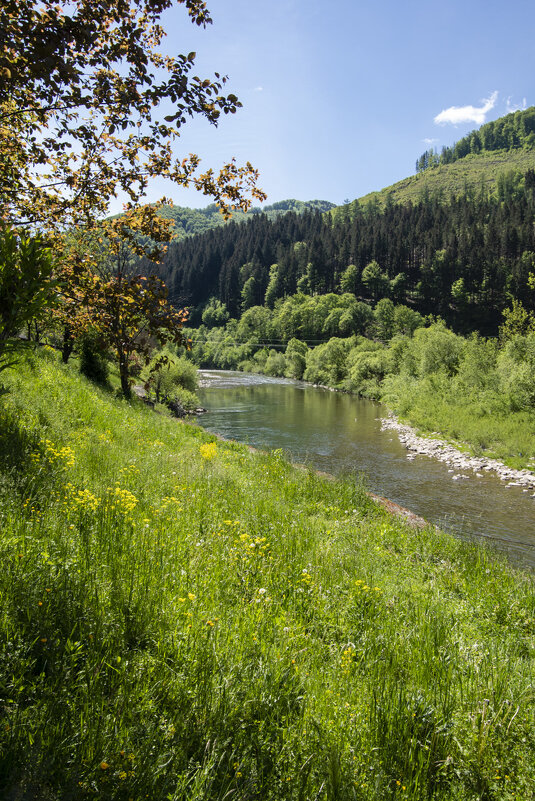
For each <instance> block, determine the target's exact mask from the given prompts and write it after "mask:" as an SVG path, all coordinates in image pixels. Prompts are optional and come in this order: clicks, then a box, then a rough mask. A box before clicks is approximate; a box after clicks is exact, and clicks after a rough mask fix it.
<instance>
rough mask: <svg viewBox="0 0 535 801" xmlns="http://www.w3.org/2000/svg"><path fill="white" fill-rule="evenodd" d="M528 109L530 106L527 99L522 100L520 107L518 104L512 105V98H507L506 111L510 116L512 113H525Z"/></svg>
mask: <svg viewBox="0 0 535 801" xmlns="http://www.w3.org/2000/svg"><path fill="white" fill-rule="evenodd" d="M527 107H528V104H527V101H526V98H525V97H523V98H522V105H520V106H519V105H518V104H517V103H512V102H511V97H510V96H509V97H508V98H507V103H506V104H505V109H506V111H507V113H508V114H510V113H511V112H512V111H524V109H526V108H527Z"/></svg>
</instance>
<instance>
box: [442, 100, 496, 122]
mask: <svg viewBox="0 0 535 801" xmlns="http://www.w3.org/2000/svg"><path fill="white" fill-rule="evenodd" d="M497 99H498V92H493V93H492V94H491V96H490V97H488V98H487V99H486V100H482V101H481V102H482V104H483V105H481V106H450V108H446V109H444V111H441V112H440V114H437V116H436V117H435V119H434V122H435V123H436V124H437V125H446V124H447V123H450V124H451V125H459V124H460V123H463V122H475V123H476V125H483V123H484V122H485V120H486V116H487V114H488V113H489V111H491V110H492V109H493V108H494V106H495V105H496V100H497Z"/></svg>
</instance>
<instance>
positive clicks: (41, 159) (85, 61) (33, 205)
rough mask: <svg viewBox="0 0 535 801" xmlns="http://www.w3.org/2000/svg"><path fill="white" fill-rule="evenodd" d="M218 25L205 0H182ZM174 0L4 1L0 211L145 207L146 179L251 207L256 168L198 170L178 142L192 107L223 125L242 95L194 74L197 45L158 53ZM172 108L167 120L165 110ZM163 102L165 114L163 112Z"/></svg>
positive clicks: (80, 216)
mask: <svg viewBox="0 0 535 801" xmlns="http://www.w3.org/2000/svg"><path fill="white" fill-rule="evenodd" d="M175 2H176V3H177V4H180V5H184V6H185V10H186V13H187V14H188V15H189V17H190V19H191V21H192V22H193V23H195V24H197V25H200V26H206V25H208V24H210V23H211V21H212V20H211V17H210V14H209V12H208V10H207V8H206V4H205V2H203V0H175ZM172 5H174V2H173V0H91V2H89V0H71V1H70V2H63V1H60V2H51V0H6V1H5V2H3V3H2V6H1V8H0V154H1V155H0V215H1V216H2V218H3V219H4V220H7V221H11V222H14V223H16V224H21V223H24V224H34V223H35V224H39V225H40V226H41V227H42V226H43V225H45V224H46V225H48V226H51V225H52V226H54V225H55V226H57V225H60V226H65V225H67V224H72V223H73V222H80V221H81V222H83V223H84V224H88V223H91V222H92V221H94V220H95V218H98V217H99V216H102V215H104V214H106V212H107V209H108V204H109V201H110V199H112V198H114V197H117V196H118V194H119V193H121V194H122V195H124V196H125V197H126V198H127V199H128V202H129V203H131V204H134V205H135V204H137V203H138V202H139V201H140V200H141V199H142V197H143V195H144V193H145V191H146V189H147V185H148V182H149V180H150V179H151V178H152V177H155V176H167V177H168V178H169V179H170V181H171V182H173V183H174V184H175V185H179V186H185V187H186V186H189V185H193V186H195V187H196V188H197V189H198V190H199V191H201V192H203V193H204V194H205V195H209V196H211V197H212V198H213V199H214V200H215V201H216V202H217V203H218V205H219V206H220V208H221V210H222V211H223V213H224V214H229V213H230V211H231V209H232V207H234V206H236V207H240V208H247V207H248V206H249V203H250V200H249V199H248V198H247V197H246V193H250V195H251V196H252V197H256V198H258V199H264V194H263V193H262V192H261V191H260V190H259V189H257V188H256V179H257V173H256V171H255V170H254V169H253V168H252V166H251V165H250V164H249V163H247V164H246V165H244V166H241V167H240V166H238V165H237V164H236V163H235V162H234V161H231V162H230V163H228V164H225V165H223V167H222V168H221V169H220V171H219V173H217V174H216V173H215V172H214V171H213V169H211V168H210V169H208V170H206V171H205V172H203V173H200V172H199V171H198V167H199V163H200V159H199V156H198V155H196V154H189V155H188V156H186V157H185V158H182V159H180V158H177V157H176V156H175V154H174V151H173V143H174V142H175V141H176V139H177V138H178V136H179V133H180V129H181V127H182V126H183V125H184V123H185V122H186V120H187V119H188V117H192V116H194V115H201V116H203V117H204V118H206V120H207V121H208V122H209V123H211V124H213V125H217V122H218V119H219V117H220V115H221V114H222V113H223V114H228V113H234V112H235V111H236V110H237V109H238V108H239V107H240V105H241V104H240V102H239V100H238V98H237V97H236V95H234V94H231V93H230V94H224V93H223V87H224V85H225V83H226V78H225V77H222V76H221V75H220V74H219V73H215V75H214V76H213V77H212V78H201V77H199V76H197V75H194V74H193V67H194V64H195V53H193V52H190V53H187V54H179V55H176V56H169V55H167V54H165V52H163V51H162V50H161V45H162V43H163V40H164V37H165V31H164V29H163V27H162V25H161V23H160V17H161V16H162V14H163V12H165V11H166V10H168V9H169V8H170V7H171V6H172ZM162 105H165V107H166V108H167V107H168V106H171V112H170V113H168V114H166V116H165V117H164V118H162V116H161V113H162V112H161V107H162ZM159 111H160V114H159V113H158V112H159Z"/></svg>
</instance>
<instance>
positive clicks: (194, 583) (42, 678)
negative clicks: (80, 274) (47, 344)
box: [0, 355, 535, 801]
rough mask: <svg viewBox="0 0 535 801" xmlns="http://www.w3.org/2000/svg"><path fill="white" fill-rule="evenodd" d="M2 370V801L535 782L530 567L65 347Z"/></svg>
mask: <svg viewBox="0 0 535 801" xmlns="http://www.w3.org/2000/svg"><path fill="white" fill-rule="evenodd" d="M4 376H5V378H4V381H5V385H6V390H7V391H6V392H5V393H4V394H3V395H2V396H1V398H0V401H1V406H0V415H1V428H0V435H1V440H0V452H1V455H2V463H1V474H0V481H1V496H0V497H1V506H0V509H1V515H2V531H3V533H2V538H1V540H0V558H1V564H2V571H1V573H0V632H1V639H0V699H1V700H0V795H2V794H3V797H8V798H14V799H18V798H21V799H22V798H24V799H26V798H28V799H54V800H55V799H70V798H76V799H89V798H99V799H114V801H115V799H119V801H122V799H125V801H126V799H130V798H132V799H136V801H138V799H145V798H149V799H162V801H164V800H165V799H177V800H178V799H199V800H200V799H203V800H204V799H224V798H234V799H244V801H245V799H255V798H258V799H296V801H297V800H298V799H303V800H304V799H314V798H317V799H335V798H336V799H346V798H347V799H372V800H373V801H379V800H380V799H381V801H382V799H405V798H407V799H428V798H436V799H509V798H518V799H530V798H533V797H535V795H534V790H533V781H532V765H533V759H534V750H535V738H534V734H533V732H534V730H535V729H534V725H533V724H534V711H533V710H534V707H533V683H532V667H533V657H534V654H535V647H534V646H535V639H534V637H535V627H534V623H533V620H534V611H535V596H534V593H533V584H532V581H531V579H530V578H529V577H528V576H527V575H524V574H522V573H520V572H514V571H513V570H512V569H510V568H509V567H507V565H506V564H505V563H504V562H503V561H501V560H499V559H498V558H495V557H493V556H492V555H490V554H489V553H488V552H487V551H484V550H482V549H479V548H476V547H472V546H470V545H466V544H462V543H461V542H459V541H457V540H455V539H453V538H452V537H449V536H447V535H445V534H442V533H439V532H437V531H435V530H433V529H429V530H425V531H420V530H417V529H409V528H407V527H405V526H404V524H403V523H402V522H400V521H399V520H397V519H394V518H392V517H389V516H388V515H387V514H386V512H384V511H383V510H381V509H380V508H379V507H377V506H376V505H375V504H373V503H372V502H371V501H370V500H369V498H368V497H367V496H366V494H365V492H364V491H363V489H362V487H360V486H358V485H356V484H355V483H354V482H351V481H329V480H325V479H322V478H320V477H318V476H316V475H315V474H314V473H313V472H308V471H306V470H301V469H296V468H293V467H291V466H290V465H289V464H288V463H287V462H286V461H285V459H284V457H283V455H282V454H281V453H280V452H275V453H273V454H262V453H258V454H255V453H251V452H250V451H249V450H248V449H247V448H246V447H245V446H241V445H237V444H235V443H224V442H219V441H218V442H216V441H215V439H214V438H213V437H210V436H209V435H207V434H206V433H204V432H202V431H201V430H199V429H196V428H194V427H191V426H188V425H187V424H183V423H179V422H177V421H173V420H170V419H166V418H163V417H160V416H158V415H155V414H154V413H153V412H151V411H150V410H148V409H146V408H144V407H143V406H142V405H141V404H137V403H136V402H135V401H134V402H132V404H129V403H127V402H126V401H120V400H113V398H112V397H111V396H110V395H109V394H106V393H105V392H103V391H100V390H95V389H94V388H93V387H92V386H91V385H90V384H89V383H88V382H86V381H85V380H84V379H82V378H80V376H78V375H76V374H75V373H74V372H72V371H71V370H69V369H66V368H62V367H61V366H60V365H58V364H56V363H55V359H54V357H53V356H51V355H49V356H47V357H46V358H45V359H43V360H41V361H35V362H32V363H29V364H27V365H25V366H24V367H23V368H21V369H20V370H19V371H18V372H11V373H9V374H7V373H5V374H4Z"/></svg>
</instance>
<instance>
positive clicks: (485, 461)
mask: <svg viewBox="0 0 535 801" xmlns="http://www.w3.org/2000/svg"><path fill="white" fill-rule="evenodd" d="M381 429H382V430H390V431H395V432H396V433H397V435H398V437H399V440H400V442H402V443H403V445H405V447H406V448H407V450H408V451H409V452H410V453H409V455H408V457H407V458H411V457H412V458H414V456H415V455H416V454H417V453H419V454H422V455H424V456H429V457H432V458H434V459H438V460H439V461H441V462H445V463H446V464H448V465H452V469H451V470H449V472H454V471H457V470H473V471H474V473H475V474H476V476H480V477H481V476H482V475H483V473H481V472H480V471H481V470H485V471H486V472H494V473H496V474H497V476H498V477H499V478H500V479H501V480H502V481H507V482H508V483H507V486H508V487H522V488H525V489H528V490H529V489H535V473H533V472H532V471H531V470H513V469H512V468H511V467H507V466H506V465H504V464H503V463H502V462H500V461H498V459H489V458H487V457H486V456H468V455H467V454H465V453H462V452H461V451H459V450H458V449H457V448H455V447H454V446H453V445H450V444H449V442H446V441H445V440H441V439H431V438H429V439H428V438H424V437H419V436H418V435H417V434H416V433H415V432H414V430H413V429H412V428H411V427H410V426H408V425H405V424H403V423H400V422H399V420H398V419H397V417H396V416H395V415H393V414H391V415H390V416H389V417H383V418H382V420H381ZM460 478H469V476H468V475H466V474H465V473H457V472H455V474H454V475H453V476H452V480H453V481H458V480H459V479H460ZM533 497H534V498H535V493H533Z"/></svg>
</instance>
